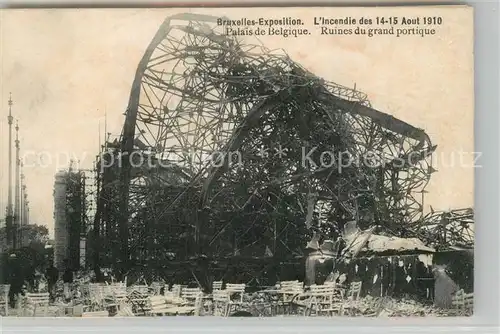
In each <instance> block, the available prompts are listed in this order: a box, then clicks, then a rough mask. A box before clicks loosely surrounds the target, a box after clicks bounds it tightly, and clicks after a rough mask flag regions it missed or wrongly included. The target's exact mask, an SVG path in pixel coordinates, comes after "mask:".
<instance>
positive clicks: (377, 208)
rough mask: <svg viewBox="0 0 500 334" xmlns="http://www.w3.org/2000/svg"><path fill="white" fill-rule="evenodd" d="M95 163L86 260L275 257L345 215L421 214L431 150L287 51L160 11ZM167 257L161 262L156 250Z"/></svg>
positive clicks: (420, 136) (398, 223)
mask: <svg viewBox="0 0 500 334" xmlns="http://www.w3.org/2000/svg"><path fill="white" fill-rule="evenodd" d="M114 144H115V145H112V143H108V144H107V145H106V148H105V150H104V152H103V154H102V155H101V158H100V160H99V162H98V164H99V166H101V167H104V168H100V170H101V171H102V173H101V175H100V186H99V189H100V191H99V199H98V206H97V214H96V219H95V224H94V231H93V233H94V237H95V240H100V242H95V243H94V244H95V248H96V250H95V252H94V257H95V258H96V261H97V258H98V257H99V254H101V257H102V256H104V255H105V254H107V255H109V256H110V257H111V258H115V259H116V258H120V259H121V263H122V265H123V266H124V268H125V267H126V266H127V265H130V261H131V260H132V259H133V260H138V259H146V258H149V259H156V260H159V259H163V258H165V259H166V258H167V257H166V255H165V254H167V253H168V254H175V256H174V258H175V260H177V261H181V260H183V259H188V258H190V257H192V256H199V255H203V256H205V257H207V258H211V259H219V260H220V259H224V258H226V257H229V256H233V255H235V254H237V255H240V256H242V257H245V256H246V257H254V258H255V257H263V256H264V253H265V252H266V250H267V253H268V254H267V255H270V254H269V251H270V253H271V255H273V256H274V257H279V258H286V257H289V256H293V255H294V254H295V253H296V252H300V249H303V248H304V246H305V244H306V243H307V241H308V240H309V239H310V236H311V233H312V231H313V230H315V231H321V233H323V234H325V235H331V234H335V233H338V231H341V230H342V228H343V225H344V224H345V223H346V222H348V221H352V220H356V221H357V222H358V224H359V226H360V227H368V226H370V225H371V224H377V225H379V226H381V228H382V229H384V230H386V231H390V233H392V234H394V235H401V234H403V232H404V231H405V230H406V229H407V228H408V226H409V225H411V224H412V223H413V222H415V221H418V220H419V219H420V218H421V216H422V212H423V209H422V197H423V193H424V189H425V186H426V185H427V183H428V181H429V179H430V175H431V173H432V172H433V169H432V167H431V161H430V159H431V153H432V152H433V151H434V150H435V146H433V145H432V143H431V140H430V139H429V137H428V136H427V134H426V133H425V132H424V131H423V130H422V129H418V128H416V127H414V126H412V125H410V124H408V123H406V122H404V121H402V120H399V119H397V118H395V117H393V116H391V115H388V114H385V113H383V112H380V111H377V110H375V109H374V108H372V107H371V106H370V103H369V101H368V99H367V97H366V96H365V95H364V94H363V93H361V92H359V91H357V90H354V89H349V88H346V87H343V86H340V85H337V84H334V83H331V82H328V81H326V80H324V79H322V78H320V77H318V76H316V75H315V74H313V73H310V72H309V71H307V69H305V68H303V67H302V66H300V65H299V64H298V63H296V62H294V61H293V60H292V59H290V58H289V57H288V56H287V55H286V54H283V53H281V52H273V51H270V50H268V49H267V48H265V47H264V46H260V45H250V44H244V43H242V42H241V41H239V40H238V39H237V38H235V37H233V36H226V35H225V34H224V31H223V30H222V27H219V26H217V24H216V18H214V17H210V16H204V15H194V14H182V15H176V16H173V17H170V18H167V19H166V20H165V22H164V23H163V24H162V25H161V27H160V29H159V30H158V32H157V34H156V35H155V36H154V38H153V40H152V41H151V43H150V45H149V46H148V47H147V49H146V51H145V53H144V55H143V57H142V59H141V61H140V63H139V65H138V67H137V72H136V74H135V78H134V82H133V84H132V89H131V94H130V100H129V103H128V108H127V110H126V113H125V122H124V125H123V130H122V133H121V136H120V140H119V141H117V142H116V143H114ZM169 259H170V260H169V261H174V260H172V257H171V256H170V257H169Z"/></svg>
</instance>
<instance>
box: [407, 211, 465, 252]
mask: <svg viewBox="0 0 500 334" xmlns="http://www.w3.org/2000/svg"><path fill="white" fill-rule="evenodd" d="M413 230H414V231H415V232H416V233H417V235H418V236H419V237H420V238H421V239H422V240H425V241H426V242H427V243H428V244H429V245H431V246H434V247H436V249H447V248H449V247H450V246H451V247H453V246H456V247H464V248H473V247H474V210H473V209H472V208H466V209H457V210H450V211H439V212H431V213H429V214H427V215H426V216H424V217H423V218H422V219H421V220H420V221H419V222H418V223H416V224H415V226H413Z"/></svg>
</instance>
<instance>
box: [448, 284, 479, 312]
mask: <svg viewBox="0 0 500 334" xmlns="http://www.w3.org/2000/svg"><path fill="white" fill-rule="evenodd" d="M451 305H452V308H453V310H454V311H455V314H456V315H457V316H468V315H472V313H473V309H474V294H473V293H465V292H464V290H463V289H460V290H458V291H457V292H456V293H455V294H454V295H453V297H452V301H451Z"/></svg>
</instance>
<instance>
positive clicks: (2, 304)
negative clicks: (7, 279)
mask: <svg viewBox="0 0 500 334" xmlns="http://www.w3.org/2000/svg"><path fill="white" fill-rule="evenodd" d="M9 291H10V285H9V284H0V314H3V315H4V316H8V315H9ZM2 310H3V312H1V311H2Z"/></svg>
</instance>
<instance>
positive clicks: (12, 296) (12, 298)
mask: <svg viewBox="0 0 500 334" xmlns="http://www.w3.org/2000/svg"><path fill="white" fill-rule="evenodd" d="M8 270H9V276H8V277H9V284H10V290H9V304H10V307H11V308H15V307H16V300H17V297H18V296H19V294H20V293H21V292H22V288H23V284H24V277H23V275H22V270H21V265H20V263H19V260H18V259H17V256H16V254H11V255H10V257H9V264H8Z"/></svg>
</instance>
